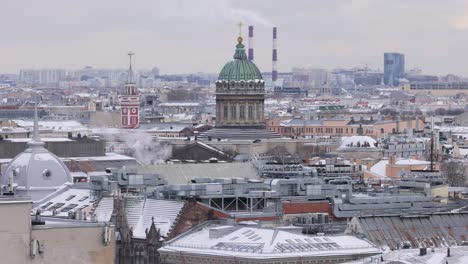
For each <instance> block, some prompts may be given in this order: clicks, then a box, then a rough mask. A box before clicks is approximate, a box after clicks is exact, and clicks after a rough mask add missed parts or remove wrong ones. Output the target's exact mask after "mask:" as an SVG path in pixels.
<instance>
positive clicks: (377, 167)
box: [369, 159, 389, 180]
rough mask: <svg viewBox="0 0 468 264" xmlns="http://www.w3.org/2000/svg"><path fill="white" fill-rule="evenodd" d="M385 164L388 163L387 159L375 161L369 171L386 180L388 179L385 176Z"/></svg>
mask: <svg viewBox="0 0 468 264" xmlns="http://www.w3.org/2000/svg"><path fill="white" fill-rule="evenodd" d="M387 164H388V160H387V159H383V160H381V161H379V162H377V163H376V164H374V166H372V167H371V168H370V170H369V171H370V172H372V173H373V174H374V175H375V176H378V177H379V178H381V179H383V180H387V179H389V178H388V177H387V172H386V170H385V167H386V166H387Z"/></svg>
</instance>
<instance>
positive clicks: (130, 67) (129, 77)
mask: <svg viewBox="0 0 468 264" xmlns="http://www.w3.org/2000/svg"><path fill="white" fill-rule="evenodd" d="M133 55H135V53H133V52H132V51H130V52H129V53H128V57H129V60H130V66H129V68H128V79H127V83H133V70H132V56H133Z"/></svg>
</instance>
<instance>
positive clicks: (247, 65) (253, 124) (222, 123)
mask: <svg viewBox="0 0 468 264" xmlns="http://www.w3.org/2000/svg"><path fill="white" fill-rule="evenodd" d="M237 41H238V43H237V45H236V50H235V53H234V60H233V61H230V62H228V63H226V65H224V67H223V69H222V70H221V72H220V73H219V77H218V80H217V81H216V127H218V128H264V127H265V119H264V113H263V109H264V100H265V82H264V81H263V78H262V73H261V72H260V70H259V69H258V68H257V66H256V65H255V64H254V63H253V62H252V61H250V60H248V59H247V55H246V53H245V46H244V44H242V37H240V36H239V37H238V39H237Z"/></svg>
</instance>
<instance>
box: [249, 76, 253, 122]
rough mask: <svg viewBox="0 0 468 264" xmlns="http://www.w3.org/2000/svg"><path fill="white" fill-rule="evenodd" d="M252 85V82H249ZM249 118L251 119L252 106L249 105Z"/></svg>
mask: <svg viewBox="0 0 468 264" xmlns="http://www.w3.org/2000/svg"><path fill="white" fill-rule="evenodd" d="M250 85H252V84H250ZM249 119H253V106H251V105H249Z"/></svg>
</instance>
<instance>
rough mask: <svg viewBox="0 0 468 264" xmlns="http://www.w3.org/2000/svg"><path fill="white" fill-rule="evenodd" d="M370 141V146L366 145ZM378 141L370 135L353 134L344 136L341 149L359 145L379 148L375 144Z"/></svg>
mask: <svg viewBox="0 0 468 264" xmlns="http://www.w3.org/2000/svg"><path fill="white" fill-rule="evenodd" d="M366 143H368V146H365V145H366ZM376 143H377V141H376V140H375V139H373V138H371V137H369V136H351V137H342V138H341V145H340V149H343V148H356V147H358V145H359V146H360V148H377V147H376V146H375V144H376Z"/></svg>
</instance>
